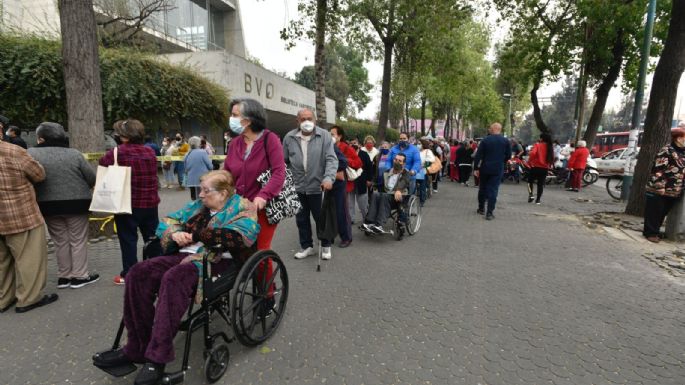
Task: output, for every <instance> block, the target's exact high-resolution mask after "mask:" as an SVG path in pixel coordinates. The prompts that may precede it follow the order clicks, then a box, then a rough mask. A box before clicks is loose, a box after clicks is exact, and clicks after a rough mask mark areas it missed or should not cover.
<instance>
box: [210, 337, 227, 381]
mask: <svg viewBox="0 0 685 385" xmlns="http://www.w3.org/2000/svg"><path fill="white" fill-rule="evenodd" d="M230 358H231V355H230V353H229V351H228V345H227V344H226V343H224V342H220V343H218V344H216V345H214V347H213V348H212V350H210V351H209V352H208V353H207V358H206V359H205V378H207V382H209V383H210V384H213V383H215V382H217V381H219V379H220V378H221V377H223V375H224V373H226V370H228V361H229V360H230Z"/></svg>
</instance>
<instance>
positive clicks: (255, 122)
mask: <svg viewBox="0 0 685 385" xmlns="http://www.w3.org/2000/svg"><path fill="white" fill-rule="evenodd" d="M236 105H237V106H238V111H240V116H242V117H243V118H245V119H247V120H249V121H250V129H251V130H252V132H255V133H258V132H262V131H263V130H264V129H265V128H266V111H265V110H264V106H262V103H260V102H258V101H256V100H254V99H249V98H243V99H233V100H231V104H230V109H231V110H233V106H236Z"/></svg>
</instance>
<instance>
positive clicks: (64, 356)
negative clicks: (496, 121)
mask: <svg viewBox="0 0 685 385" xmlns="http://www.w3.org/2000/svg"><path fill="white" fill-rule="evenodd" d="M439 190H440V191H439V192H438V193H437V194H434V196H433V198H432V199H431V200H429V201H428V202H427V203H426V206H425V207H424V211H423V215H424V216H423V224H422V227H421V229H420V231H419V233H418V234H416V235H415V236H413V237H406V238H405V239H404V240H402V241H399V242H398V241H395V240H394V239H392V238H390V237H387V238H367V237H364V236H363V235H362V234H361V233H360V232H359V231H358V230H357V229H354V230H353V232H354V241H353V243H352V246H351V247H349V248H346V249H340V248H337V247H334V248H333V259H332V260H331V261H329V262H327V263H325V265H324V266H323V269H322V272H320V273H317V272H315V265H316V260H315V259H314V258H310V259H305V260H301V261H297V260H294V259H293V258H292V254H293V253H294V252H295V251H296V249H298V244H297V232H296V228H295V224H294V221H293V220H292V219H291V220H288V221H286V222H284V223H283V224H281V226H280V227H279V231H278V232H277V234H276V238H275V240H274V243H273V247H274V249H275V250H276V251H277V252H278V253H280V254H281V255H282V256H283V257H284V259H285V261H286V265H287V267H288V273H289V276H290V288H291V292H290V297H289V302H288V309H287V312H286V317H285V319H284V322H283V323H282V324H281V327H280V329H279V331H278V332H277V333H276V335H275V336H274V337H273V338H272V339H271V340H269V341H267V343H265V344H264V345H263V346H262V347H257V348H244V347H241V346H240V345H239V344H238V343H237V342H236V343H234V344H232V345H231V354H232V356H231V357H232V359H231V364H230V368H229V370H228V372H227V374H226V375H225V376H224V377H223V379H222V380H221V381H219V383H221V384H348V385H357V384H446V385H447V384H490V385H495V384H503V385H504V384H557V385H560V384H575V385H582V384H613V383H617V384H659V385H661V384H678V385H682V384H683V383H685V382H684V381H683V379H684V378H685V349H683V346H685V333H683V330H684V329H683V328H684V327H685V314H684V312H683V309H684V308H685V299H684V298H685V297H684V294H685V280H684V279H683V278H676V277H674V276H672V275H669V274H668V273H667V272H666V271H664V270H662V269H660V268H658V267H657V266H656V265H655V264H654V263H651V262H650V261H649V260H647V259H645V258H644V257H643V255H644V253H646V252H650V250H651V251H655V252H662V251H663V252H667V251H668V250H671V249H673V248H678V247H679V246H680V245H677V244H669V245H659V246H658V248H657V249H650V247H652V246H651V245H646V244H644V243H642V242H639V241H637V240H635V239H632V238H630V237H629V239H619V238H617V237H616V236H614V235H612V234H610V233H608V232H605V231H597V229H591V228H589V227H588V226H587V225H586V224H585V223H584V222H583V221H582V220H581V216H582V215H583V214H590V213H592V212H596V211H612V210H613V209H612V207H615V208H616V210H615V211H620V207H619V206H618V204H617V203H614V202H613V201H610V200H609V199H607V200H602V198H601V195H602V194H601V190H602V189H600V187H599V186H595V187H592V188H590V189H587V190H586V191H584V192H581V193H579V194H575V195H571V193H567V192H565V191H562V190H563V189H560V188H558V187H556V186H552V187H550V188H548V189H547V190H546V191H545V195H544V196H543V204H542V205H540V206H536V205H534V204H528V203H527V202H526V196H527V193H526V190H525V187H524V186H523V185H511V184H507V185H503V186H502V189H501V192H500V199H499V202H498V208H497V210H496V211H495V215H496V219H495V220H493V221H485V220H484V218H483V217H482V216H479V215H477V214H476V212H475V209H476V192H477V190H476V189H475V188H472V187H463V186H457V185H456V184H454V183H442V184H441V185H440V189H439ZM604 194H605V195H606V192H605V191H604ZM187 195H188V194H187V192H177V191H171V190H164V191H163V197H162V199H163V205H162V207H161V208H160V213H164V212H167V211H169V210H171V209H173V208H175V207H177V206H179V205H180V204H181V203H182V202H183V201H184V200H185V199H186V196H187ZM607 198H608V196H607ZM578 199H580V200H581V201H578ZM583 199H586V200H588V201H586V202H583V201H582V200H583ZM357 219H358V218H357ZM90 255H91V268H92V269H93V270H94V271H98V272H100V273H101V274H102V279H101V281H100V282H98V283H96V284H94V285H91V286H89V287H86V288H83V289H78V290H71V289H65V290H59V291H58V292H59V294H60V300H59V301H58V302H56V303H55V304H52V305H50V306H47V307H45V308H41V309H37V310H35V311H32V312H29V313H26V314H15V313H14V312H8V313H4V314H0V362H1V363H2V364H1V367H0V384H10V385H14V384H130V383H132V382H133V375H130V376H128V377H126V378H120V379H116V378H111V377H109V376H108V375H106V374H105V373H103V372H101V371H99V370H97V369H95V368H94V367H92V366H91V364H90V357H91V355H92V354H93V353H94V352H95V351H97V350H101V349H105V348H107V347H108V345H109V344H111V341H112V339H113V337H114V333H115V329H116V327H117V325H118V322H119V319H120V316H121V308H122V293H123V288H122V287H117V286H114V285H113V284H112V283H111V278H112V277H113V276H114V275H115V274H116V273H117V272H118V269H119V267H120V256H119V249H118V244H117V243H116V241H103V242H99V243H96V244H93V245H91V247H90ZM49 268H50V275H49V277H50V278H49V282H48V290H51V291H57V290H56V289H55V285H56V274H55V270H56V266H55V261H54V256H52V255H51V256H50V261H49ZM217 325H220V324H219V323H217ZM195 337H200V334H199V333H198V334H197V335H196V336H195ZM176 341H177V346H179V345H180V343H179V341H180V339H179V338H178V337H177V339H176ZM194 346H195V349H194V353H193V356H192V358H191V366H192V368H191V371H190V373H189V374H188V376H187V379H186V384H203V383H204V378H203V374H202V373H203V372H202V361H203V360H202V344H201V340H200V339H199V338H195V339H194ZM265 348H268V349H265ZM179 352H180V350H179ZM178 365H179V362H176V363H174V364H172V366H173V368H176V367H177V366H178Z"/></svg>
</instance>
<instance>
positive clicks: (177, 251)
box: [93, 171, 287, 385]
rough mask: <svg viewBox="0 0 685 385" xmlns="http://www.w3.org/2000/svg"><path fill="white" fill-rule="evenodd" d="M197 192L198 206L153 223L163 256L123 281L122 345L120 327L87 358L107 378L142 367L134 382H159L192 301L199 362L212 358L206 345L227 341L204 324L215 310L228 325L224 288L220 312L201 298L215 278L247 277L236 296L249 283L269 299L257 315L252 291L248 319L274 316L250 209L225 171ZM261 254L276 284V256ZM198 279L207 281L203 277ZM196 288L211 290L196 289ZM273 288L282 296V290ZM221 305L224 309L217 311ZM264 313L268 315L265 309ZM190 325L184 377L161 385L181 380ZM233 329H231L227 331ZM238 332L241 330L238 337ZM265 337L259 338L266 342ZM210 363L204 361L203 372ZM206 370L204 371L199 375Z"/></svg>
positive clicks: (222, 364) (268, 277) (208, 179)
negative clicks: (200, 341)
mask: <svg viewBox="0 0 685 385" xmlns="http://www.w3.org/2000/svg"><path fill="white" fill-rule="evenodd" d="M200 186H201V189H200V194H199V197H200V199H198V200H197V201H193V202H190V203H188V204H187V205H186V206H185V207H183V208H182V209H181V210H179V211H177V212H174V213H171V214H169V215H168V216H167V217H166V218H164V219H163V220H162V221H161V222H160V226H159V227H158V229H157V236H158V237H159V240H160V243H161V247H162V250H163V252H162V256H158V257H155V258H151V259H147V260H145V261H143V262H140V263H138V264H136V265H135V266H134V267H133V268H132V269H131V270H130V271H129V273H128V274H127V275H126V288H125V294H124V314H123V325H125V327H126V330H127V341H126V344H125V346H124V347H123V348H121V349H118V344H119V339H120V338H121V334H122V331H123V330H122V327H120V329H119V333H118V334H117V338H116V341H115V344H114V347H113V349H112V350H109V351H106V352H102V353H98V354H96V355H95V356H93V363H94V365H96V366H97V367H99V368H101V369H103V370H105V371H107V372H108V373H110V374H113V375H125V374H128V373H130V372H131V371H132V370H135V366H133V365H132V364H133V363H144V364H145V365H144V366H143V368H142V369H141V370H140V371H139V373H138V375H137V377H136V379H135V384H137V385H153V384H159V383H161V382H162V378H163V376H164V367H165V365H166V364H167V363H170V362H172V361H173V360H174V355H175V352H174V346H173V339H174V336H175V335H176V332H177V331H178V330H179V326H181V321H182V319H183V315H184V313H185V312H186V310H187V309H188V308H189V307H190V310H188V313H189V318H193V317H194V318H202V317H195V315H194V314H193V315H191V313H192V302H193V297H194V298H195V302H196V303H202V306H203V312H205V314H206V315H205V317H204V318H203V319H202V321H198V322H197V323H200V322H204V323H205V346H206V348H207V350H206V351H205V356H207V355H209V356H210V357H209V358H211V356H212V354H213V349H212V345H213V344H214V340H215V339H216V337H217V336H218V337H222V338H223V339H224V340H226V342H230V341H229V340H228V338H227V337H226V335H225V334H224V333H217V335H209V326H208V325H209V320H208V319H207V318H208V317H209V316H210V315H211V313H210V312H211V311H216V310H217V309H218V310H219V313H220V314H221V316H222V318H224V320H226V321H227V322H229V321H228V316H227V315H226V311H225V309H224V308H225V307H228V306H227V304H228V300H227V297H228V290H230V286H227V289H222V290H224V291H225V296H226V299H224V298H220V300H221V301H223V302H221V304H220V305H217V304H215V303H214V302H212V299H211V298H209V297H208V295H207V293H204V294H203V289H204V290H213V288H212V286H213V285H212V283H213V282H214V281H217V278H216V277H217V276H219V275H232V277H233V278H234V279H235V276H236V272H237V271H238V270H241V274H243V270H245V269H247V270H249V271H250V274H253V276H252V279H250V278H243V279H242V286H241V287H242V290H243V293H242V294H245V292H246V291H249V289H246V288H248V287H249V285H250V284H251V285H252V286H254V285H257V286H260V285H259V283H261V284H262V285H261V287H262V290H261V293H262V294H264V293H266V292H268V296H267V295H263V296H262V298H263V299H267V300H266V301H262V302H261V303H260V305H261V306H260V308H259V309H257V304H256V302H257V301H256V300H255V298H256V297H258V296H259V294H257V291H254V292H253V293H247V294H250V295H252V297H251V301H250V302H251V303H252V302H254V303H255V305H253V306H252V307H251V309H252V310H253V311H254V313H257V312H258V310H259V312H260V313H261V314H259V316H260V317H262V318H261V319H260V320H261V321H263V320H264V318H265V316H266V315H267V313H269V312H270V311H271V310H272V309H275V302H274V299H273V296H274V293H273V286H274V285H275V284H274V283H273V281H274V278H276V277H274V276H273V274H272V273H273V272H264V267H263V266H264V264H266V262H267V259H264V258H262V259H259V260H258V261H256V260H255V258H254V257H255V256H256V255H253V253H254V251H255V248H254V247H253V244H254V243H255V240H256V238H257V235H258V233H259V225H258V224H257V210H256V206H255V205H253V204H252V203H251V202H250V201H249V200H247V199H245V198H242V197H241V196H239V195H237V194H235V193H234V181H233V177H232V175H231V174H230V173H228V172H227V171H212V172H209V173H208V174H206V175H204V176H203V177H202V178H201V183H200ZM268 253H271V255H270V258H271V259H273V260H277V262H278V263H277V264H276V265H277V268H278V269H282V272H281V273H282V274H281V278H283V273H285V268H284V266H282V262H281V261H280V258H278V256H277V255H275V254H274V253H273V252H271V251H268V252H260V253H257V255H260V254H268ZM251 256H252V258H251ZM246 261H247V262H246ZM269 261H270V260H269ZM205 263H206V264H205ZM257 264H260V266H259V267H261V269H260V268H258V266H256V265H257ZM243 265H245V266H243ZM247 265H250V266H247ZM241 267H242V268H243V269H241ZM258 271H260V272H261V273H262V276H261V281H262V282H259V283H256V282H255V280H259V279H254V277H258V278H259V273H258ZM203 274H206V275H207V276H204V277H203ZM238 276H240V274H238ZM247 276H248V275H247V274H246V277H247ZM239 280H240V279H239ZM248 281H249V282H248ZM264 281H266V282H264ZM284 281H285V282H284V283H285V285H287V276H285V280H284ZM232 283H233V282H231V284H232ZM238 283H240V282H238ZM238 283H236V286H238ZM203 284H204V285H206V286H210V287H203ZM266 285H268V288H267V287H266ZM280 289H282V290H285V289H284V288H280ZM193 294H194V295H193ZM243 297H246V296H245V295H243V296H241V298H240V301H239V302H241V305H242V302H244V298H243ZM155 302H156V305H155ZM267 302H268V305H267V304H266V303H267ZM279 303H280V305H281V306H282V307H283V308H282V309H279V310H280V311H281V312H282V310H284V306H285V301H284V299H282V300H281V301H280V302H279ZM224 304H226V306H224V307H222V306H223V305H224ZM267 306H268V307H270V308H271V309H266V307H267ZM241 312H242V310H241ZM197 313H200V312H197ZM197 313H195V314H197ZM201 315H203V314H201ZM279 316H280V314H279ZM194 318H193V319H192V320H191V321H193V322H191V323H190V324H191V326H190V327H189V328H188V330H187V331H188V337H187V340H186V353H185V355H184V363H183V370H182V372H179V373H180V374H181V375H180V376H176V377H175V379H172V380H171V381H170V380H169V378H168V377H165V381H164V382H180V381H182V380H183V375H184V374H185V371H186V370H187V367H188V362H187V361H188V348H189V347H190V338H189V335H190V333H191V332H192V329H195V327H193V326H197V325H194V324H193V323H194V321H195V319H194ZM253 318H255V315H253ZM279 318H280V317H279ZM255 319H256V318H255ZM251 322H252V323H251V325H250V326H251V327H252V328H253V329H254V328H255V324H256V323H257V322H259V321H255V320H253V321H251ZM239 323H241V324H243V327H244V320H242V319H241V320H239ZM276 326H277V325H276ZM235 328H236V326H235V325H234V330H235ZM274 328H275V326H274ZM244 329H245V328H243V329H241V330H243V331H244ZM271 331H272V330H271ZM236 337H238V338H239V339H240V340H241V342H243V343H246V342H245V341H243V340H244V339H245V340H246V341H247V343H246V344H250V343H252V344H256V343H259V342H262V340H261V339H259V338H257V339H250V338H249V337H250V334H249V333H247V334H246V335H243V336H238V335H236ZM264 337H265V338H264V339H266V337H268V335H265V336H264ZM255 342H256V343H255ZM224 345H225V344H224ZM214 350H215V349H214ZM224 350H225V353H224V355H225V357H223V356H222V357H223V358H221V360H225V362H223V361H217V360H215V361H214V362H213V365H214V368H213V370H214V373H213V374H212V375H210V373H206V374H207V377H208V379H209V380H210V381H211V382H213V381H216V380H217V379H218V378H217V375H216V374H217V370H218V372H219V375H218V377H220V376H221V375H223V373H224V372H225V370H226V366H227V363H228V350H227V348H224ZM222 352H223V350H222ZM211 363H212V362H211V361H208V364H207V365H209V364H211ZM207 365H206V366H207ZM217 367H218V369H217ZM116 368H130V369H131V370H128V373H126V370H125V369H123V370H119V373H117V370H115V369H116ZM108 369H109V370H108ZM205 370H209V369H208V368H205ZM122 371H123V372H122ZM179 378H180V379H179Z"/></svg>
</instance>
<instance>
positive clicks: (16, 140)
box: [7, 126, 28, 150]
mask: <svg viewBox="0 0 685 385" xmlns="http://www.w3.org/2000/svg"><path fill="white" fill-rule="evenodd" d="M7 141H8V142H10V143H12V144H14V145H15V146H19V147H21V148H23V149H24V150H26V149H27V148H28V146H27V145H26V142H25V141H24V139H22V138H21V130H20V129H19V127H17V126H10V128H9V129H8V130H7Z"/></svg>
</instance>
